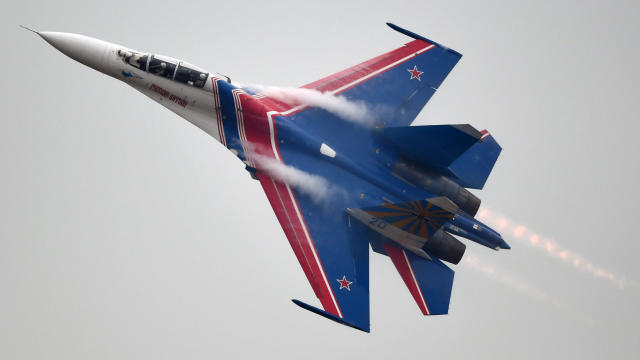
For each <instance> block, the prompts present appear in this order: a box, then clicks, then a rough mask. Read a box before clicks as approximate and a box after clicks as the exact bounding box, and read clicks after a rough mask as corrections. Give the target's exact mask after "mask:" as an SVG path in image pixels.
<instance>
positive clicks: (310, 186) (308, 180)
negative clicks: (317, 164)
mask: <svg viewBox="0 0 640 360" xmlns="http://www.w3.org/2000/svg"><path fill="white" fill-rule="evenodd" d="M252 159H253V160H254V161H255V162H256V167H257V168H258V169H259V170H262V171H264V172H266V173H267V174H269V176H271V177H272V178H274V179H275V180H278V181H280V182H283V183H285V184H287V185H290V186H291V187H293V188H295V189H297V190H299V191H300V192H302V193H303V194H305V195H307V196H309V197H310V198H311V199H312V200H313V201H314V202H316V203H322V202H326V201H327V200H328V199H329V198H330V197H332V196H334V195H338V194H342V193H343V192H344V190H341V189H340V188H338V187H337V186H335V185H332V184H331V183H329V181H327V179H325V178H324V177H322V176H320V175H315V174H310V173H308V172H305V171H303V170H300V169H298V168H296V167H293V166H290V165H285V164H283V163H282V162H280V161H278V160H276V159H273V158H270V157H267V156H263V155H260V154H257V153H253V154H252Z"/></svg>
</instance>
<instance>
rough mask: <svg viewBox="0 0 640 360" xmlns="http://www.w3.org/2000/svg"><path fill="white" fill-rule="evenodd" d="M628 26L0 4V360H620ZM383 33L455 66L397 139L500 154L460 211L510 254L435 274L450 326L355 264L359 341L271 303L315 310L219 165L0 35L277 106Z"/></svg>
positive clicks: (343, 10) (497, 6) (362, 5)
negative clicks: (270, 94) (472, 212)
mask: <svg viewBox="0 0 640 360" xmlns="http://www.w3.org/2000/svg"><path fill="white" fill-rule="evenodd" d="M638 9H639V5H638V3H637V2H633V1H618V2H606V3H605V2H597V1H596V2H594V1H584V2H573V1H556V2H553V4H549V5H546V4H543V3H541V2H538V1H531V2H527V3H524V2H523V3H517V2H513V1H505V2H495V1H482V2H477V1H469V2H455V3H454V2H451V1H446V2H428V3H427V2H424V1H416V2H400V1H394V2H389V3H388V4H378V5H375V4H373V3H372V2H332V1H318V2H314V3H313V4H305V3H303V2H300V1H291V2H276V1H263V2H257V3H256V4H249V3H246V2H236V3H232V2H230V1H224V2H220V3H217V2H216V1H206V2H197V3H194V2H188V1H181V2H175V1H173V2H160V1H155V2H152V3H151V2H150V3H144V2H135V1H134V2H131V1H127V2H117V1H108V2H101V4H100V5H97V4H88V2H85V1H77V2H71V1H65V2H58V3H57V4H53V2H49V1H43V2H15V1H14V2H10V3H7V4H4V6H3V11H2V14H0V18H1V20H2V21H1V22H0V24H1V25H0V26H1V27H2V32H1V33H0V34H1V35H0V39H1V41H2V42H1V44H2V45H3V49H4V50H5V51H4V77H3V81H2V82H1V83H0V87H1V88H2V97H1V100H0V101H2V106H1V111H2V116H1V118H0V119H1V120H0V165H1V168H2V169H3V170H2V172H0V219H2V220H1V221H0V358H5V359H41V358H53V359H87V358H91V359H114V358H115V359H140V358H152V359H176V358H208V359H210V358H217V357H225V358H229V357H232V358H234V357H249V356H251V357H255V358H258V357H260V358H262V357H266V358H294V359H300V358H303V359H320V358H327V357H330V358H354V357H357V358H398V359H402V358H416V357H420V358H425V357H432V358H438V357H447V358H450V357H454V358H514V357H517V358H523V359H538V358H541V357H543V356H548V357H552V358H585V359H601V358H635V357H637V354H638V351H639V350H640V345H639V341H638V340H639V339H638V335H637V334H638V333H637V323H638V321H640V316H639V315H638V310H637V309H636V304H637V303H638V301H639V300H640V296H639V295H640V288H639V287H638V286H639V285H638V284H639V283H638V282H639V281H640V265H638V262H637V260H636V259H637V254H638V252H639V250H640V245H639V242H638V241H637V236H636V234H637V231H636V229H635V227H634V225H635V224H637V218H636V216H637V215H638V214H640V196H639V195H638V189H637V188H636V186H635V184H636V183H637V179H638V176H639V175H640V162H639V161H638V154H639V151H638V145H637V134H638V130H640V126H639V125H638V121H637V120H638V116H637V112H636V106H637V103H638V95H639V91H638V90H637V87H636V86H637V84H638V83H639V82H640V75H639V72H638V70H637V66H638V64H639V63H640V56H639V52H638V50H637V46H636V43H637V36H638V34H640V23H639V22H638V18H639V16H640V14H639V11H638ZM386 21H392V22H395V23H396V24H398V25H401V26H403V27H406V28H408V29H410V30H412V31H415V32H417V33H419V34H422V35H424V36H426V37H428V38H431V39H434V40H435V41H438V42H440V43H442V44H444V45H447V46H449V47H451V48H453V49H455V50H457V51H459V52H461V53H462V54H463V55H464V57H463V58H462V60H461V62H460V63H459V64H458V66H457V67H456V68H455V69H454V70H453V72H452V74H451V76H449V78H448V79H447V80H446V81H445V83H444V84H443V86H442V87H441V89H440V90H439V91H438V93H437V94H436V95H435V96H434V98H433V99H432V100H431V101H430V103H429V104H428V106H427V108H426V109H425V110H424V111H423V112H422V113H421V114H420V115H419V116H418V118H417V121H416V124H441V123H442V124H444V123H471V124H472V125H474V126H475V127H477V128H479V129H483V128H487V129H489V130H490V131H491V132H492V134H493V135H494V136H495V138H496V139H497V140H498V141H499V143H500V144H501V145H502V147H503V149H504V150H503V152H502V155H501V156H500V159H499V160H498V163H497V165H496V167H495V169H494V171H493V173H492V175H491V177H490V178H489V181H488V182H487V185H486V187H485V189H484V190H483V191H481V192H479V193H478V195H479V196H480V197H481V198H482V199H483V206H486V208H487V209H490V210H491V211H492V212H491V214H492V216H494V215H493V214H494V213H496V212H499V213H500V214H503V216H504V219H503V220H500V221H502V223H504V224H507V225H505V227H504V230H503V236H504V237H505V239H506V240H507V241H508V242H509V243H510V244H511V245H512V247H513V249H512V250H510V251H501V252H493V251H491V250H488V249H486V248H484V247H481V246H478V245H475V244H473V243H471V244H468V247H467V255H466V256H467V257H468V259H471V260H473V262H469V261H467V262H466V264H463V265H460V266H458V267H457V269H456V270H457V273H456V281H455V283H454V288H453V296H452V300H451V312H450V314H449V315H447V316H440V317H431V318H425V317H423V316H421V315H420V312H419V310H418V308H417V306H416V305H415V303H414V302H413V299H412V298H411V296H410V294H409V292H408V291H407V289H406V288H405V286H404V284H403V283H402V281H401V279H400V277H399V276H398V275H397V273H396V271H395V269H394V268H393V265H392V264H391V262H390V261H389V259H387V258H384V257H381V256H379V255H372V256H371V309H372V311H371V323H372V333H371V334H365V333H362V332H359V331H355V330H353V329H350V328H347V327H344V326H341V325H338V324H335V323H333V322H331V321H328V320H325V319H323V318H321V317H319V316H317V315H314V314H312V313H309V312H307V311H304V310H302V309H300V308H298V307H297V306H295V305H293V304H292V303H291V302H290V301H289V299H291V298H299V299H302V300H305V301H309V302H311V303H313V304H317V303H318V302H317V300H316V298H315V296H314V295H313V291H312V290H311V287H310V286H309V285H308V283H307V281H306V279H305V277H304V275H303V273H302V271H301V270H300V266H299V264H298V263H297V261H296V259H295V257H294V255H293V252H292V251H291V249H290V247H289V245H288V242H287V240H286V238H285V236H284V233H283V232H282V230H281V228H280V226H279V224H278V223H277V220H276V218H275V216H274V215H273V212H272V210H271V208H270V206H269V204H268V202H267V200H266V197H265V196H264V195H263V193H262V189H261V187H260V185H259V183H258V182H256V181H253V180H251V179H250V177H249V175H248V174H247V173H246V172H245V171H243V164H241V163H240V162H239V161H237V160H236V158H235V157H234V156H233V155H232V154H231V153H230V152H228V151H226V149H224V148H223V147H222V146H221V145H220V144H218V143H217V142H216V141H215V140H213V139H212V138H209V137H208V136H207V135H206V134H205V133H204V132H202V131H200V130H198V129H197V128H195V127H194V126H192V125H190V124H188V123H187V122H186V121H184V120H182V119H180V118H178V117H177V116H176V115H174V114H172V113H170V112H169V111H168V110H166V109H164V108H162V107H160V106H158V105H157V104H155V103H154V102H152V101H150V100H149V99H147V98H146V97H144V96H143V95H141V94H139V93H137V92H136V91H135V90H133V89H131V88H128V87H126V86H125V85H124V84H122V83H119V82H118V81H116V80H114V79H111V78H108V77H106V76H104V75H101V74H99V73H97V72H95V71H93V70H91V69H89V68H86V67H84V66H82V65H80V64H78V63H75V62H74V61H72V60H71V59H69V58H67V57H65V56H64V55H62V54H60V53H58V51H57V50H55V49H54V48H52V47H51V46H49V45H48V44H46V43H45V42H44V41H42V40H41V39H39V38H38V37H36V36H34V35H33V34H31V33H28V32H26V31H24V30H22V29H20V28H18V24H25V25H28V26H33V27H35V28H37V29H40V30H52V31H66V32H76V33H81V34H85V35H89V36H93V37H97V38H100V39H104V40H107V41H111V42H115V43H120V44H122V45H126V46H128V47H131V48H134V49H138V50H142V51H150V52H155V53H160V54H165V55H169V56H173V57H177V58H181V59H184V60H186V61H189V62H191V63H193V64H196V65H198V66H201V67H203V68H205V69H208V70H210V71H218V72H221V73H223V74H227V75H230V76H231V77H232V79H233V80H234V81H237V82H241V83H258V84H268V85H279V86H298V85H302V84H305V83H308V82H310V81H313V80H316V79H318V78H320V77H323V76H325V75H328V74H331V73H333V72H336V71H338V70H341V69H343V68H346V67H348V66H352V65H354V64H356V63H358V62H360V61H362V60H365V59H368V58H370V57H373V56H375V55H378V54H380V53H382V52H385V51H388V50H391V49H394V48H396V47H398V46H400V45H402V44H403V43H405V42H408V41H409V39H408V38H407V37H406V36H404V35H401V34H399V33H396V32H394V31H392V30H391V29H389V28H387V27H386V26H385V25H384V23H385V22H386ZM499 218H500V217H499V216H498V217H495V219H494V220H499ZM506 221H509V222H508V223H506ZM496 223H498V221H496ZM519 225H523V226H526V228H527V229H528V230H526V231H525V230H522V229H520V230H516V229H517V228H518V226H519ZM514 230H515V231H516V233H514ZM533 235H538V236H539V239H540V240H539V243H538V246H531V245H529V244H530V238H531V236H533ZM548 239H549V240H552V241H553V243H551V242H547V241H548ZM547 245H548V246H550V250H546V247H547ZM561 250H566V251H568V252H567V253H565V255H564V256H565V257H566V258H567V259H563V258H562V255H561ZM553 254H555V255H553ZM567 254H568V255H567ZM573 254H580V255H581V258H580V262H579V265H574V264H573V260H575V259H577V258H575V257H574V255H573ZM587 264H591V268H590V269H591V270H589V269H587V266H588V265H587ZM598 270H601V271H602V272H600V273H599V274H600V275H598ZM609 274H611V275H609ZM608 277H612V278H613V279H612V280H611V279H608ZM620 281H622V282H623V286H622V287H621V286H619V285H620Z"/></svg>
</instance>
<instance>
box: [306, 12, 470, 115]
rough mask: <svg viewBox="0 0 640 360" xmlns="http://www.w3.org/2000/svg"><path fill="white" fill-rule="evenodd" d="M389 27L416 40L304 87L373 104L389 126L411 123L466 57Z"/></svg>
mask: <svg viewBox="0 0 640 360" xmlns="http://www.w3.org/2000/svg"><path fill="white" fill-rule="evenodd" d="M388 25H389V26H390V27H391V28H393V29H394V30H396V31H400V32H401V33H404V34H406V35H409V36H411V37H414V38H416V40H414V41H411V42H410V43H408V44H406V45H404V46H402V47H400V48H398V49H395V50H393V51H390V52H388V53H385V54H382V55H380V56H377V57H375V58H373V59H370V60H367V61H365V62H363V63H361V64H358V65H356V66H353V67H350V68H348V69H346V70H343V71H340V72H338V73H335V74H333V75H330V76H327V77H325V78H323V79H320V80H317V81H314V82H312V83H310V84H307V85H304V86H302V87H303V88H307V89H315V90H318V91H321V92H323V93H325V92H329V93H331V94H341V95H343V96H345V97H347V98H348V99H349V100H351V101H356V102H358V101H361V102H364V103H366V104H371V105H372V106H373V107H374V110H375V111H376V112H377V113H382V114H383V116H382V117H381V118H380V119H377V120H378V121H379V122H381V123H383V124H384V125H385V126H406V125H409V124H411V122H412V121H413V119H414V118H415V117H416V116H417V115H418V113H419V112H420V110H422V108H423V107H424V106H425V104H426V103H427V101H429V99H430V98H431V96H432V95H433V94H434V93H435V91H436V90H437V89H438V87H439V86H440V84H442V82H443V81H444V79H445V78H446V77H447V75H448V74H449V72H450V71H451V70H452V69H453V67H454V66H455V65H456V64H457V63H458V61H459V60H460V58H461V57H462V55H461V54H460V53H458V52H456V51H454V50H451V49H448V48H446V47H444V46H441V45H439V44H437V43H435V42H433V41H431V40H429V39H426V38H424V37H422V36H419V35H416V34H414V33H411V32H409V31H407V30H404V29H402V28H399V27H397V26H395V25H393V24H388Z"/></svg>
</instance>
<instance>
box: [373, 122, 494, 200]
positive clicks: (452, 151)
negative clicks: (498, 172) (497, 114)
mask: <svg viewBox="0 0 640 360" xmlns="http://www.w3.org/2000/svg"><path fill="white" fill-rule="evenodd" d="M380 132H381V134H382V136H383V138H384V139H386V140H387V141H388V142H389V143H390V144H391V145H392V146H393V147H395V148H396V150H397V151H398V153H399V154H400V156H401V157H402V158H403V159H405V161H409V162H412V163H414V164H416V165H418V166H420V167H422V168H425V169H427V170H431V171H434V172H437V173H439V174H441V175H445V176H448V177H450V178H451V179H452V180H454V181H456V182H457V183H458V184H459V185H461V186H463V187H468V188H473V189H481V188H482V187H483V186H484V183H485V182H486V180H487V178H488V177H489V174H490V173H491V170H492V169H493V165H494V164H495V162H496V160H497V159H498V155H499V154H500V151H501V150H502V149H501V148H500V145H498V144H497V143H496V141H495V140H494V139H493V137H492V136H491V135H489V133H488V132H486V130H484V131H483V132H480V131H478V130H476V129H475V128H474V127H472V126H471V125H467V124H464V125H425V126H402V127H389V128H384V129H381V130H380Z"/></svg>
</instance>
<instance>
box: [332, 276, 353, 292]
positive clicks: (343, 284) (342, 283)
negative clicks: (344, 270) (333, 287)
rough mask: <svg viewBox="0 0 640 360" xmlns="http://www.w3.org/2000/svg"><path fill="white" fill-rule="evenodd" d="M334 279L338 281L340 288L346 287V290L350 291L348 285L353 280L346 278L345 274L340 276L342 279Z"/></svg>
mask: <svg viewBox="0 0 640 360" xmlns="http://www.w3.org/2000/svg"><path fill="white" fill-rule="evenodd" d="M336 281H338V282H339V283H340V289H342V288H346V289H347V290H349V291H351V289H350V288H349V285H351V284H353V281H349V280H347V277H346V276H345V275H343V276H342V279H336Z"/></svg>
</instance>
